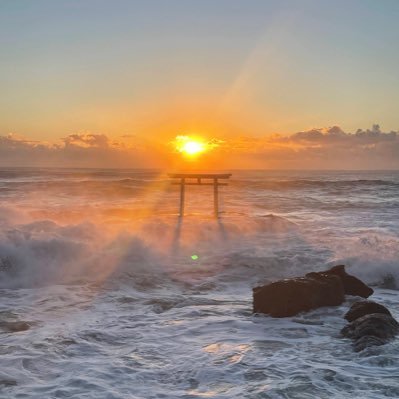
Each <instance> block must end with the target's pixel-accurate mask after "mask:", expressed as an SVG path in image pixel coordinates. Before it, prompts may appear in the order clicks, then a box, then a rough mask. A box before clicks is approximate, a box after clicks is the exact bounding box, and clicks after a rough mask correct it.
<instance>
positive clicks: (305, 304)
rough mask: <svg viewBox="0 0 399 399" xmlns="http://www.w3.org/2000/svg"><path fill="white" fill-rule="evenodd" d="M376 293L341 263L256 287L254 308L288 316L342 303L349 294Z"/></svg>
mask: <svg viewBox="0 0 399 399" xmlns="http://www.w3.org/2000/svg"><path fill="white" fill-rule="evenodd" d="M372 293H373V290H372V289H371V288H370V287H368V286H367V285H366V284H364V283H363V282H362V281H361V280H359V279H357V278H356V277H354V276H351V275H349V274H347V273H346V271H345V266H343V265H339V266H335V267H333V268H331V269H329V270H326V271H323V272H317V273H316V272H313V273H308V274H306V276H305V277H297V278H291V279H285V280H280V281H276V282H274V283H271V284H267V285H264V286H261V287H255V288H254V289H253V312H254V313H265V314H269V315H271V316H273V317H288V316H294V315H296V314H298V313H300V312H303V311H308V310H311V309H316V308H318V307H321V306H337V305H340V304H341V303H343V301H344V296H345V294H348V295H359V296H362V297H364V298H367V297H368V296H369V295H371V294H372Z"/></svg>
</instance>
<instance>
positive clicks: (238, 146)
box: [0, 125, 399, 169]
mask: <svg viewBox="0 0 399 399" xmlns="http://www.w3.org/2000/svg"><path fill="white" fill-rule="evenodd" d="M209 143H213V144H214V146H212V150H211V151H210V153H209V154H207V155H206V156H204V158H203V160H204V162H203V164H199V166H200V167H201V166H203V167H212V168H220V169H221V168H273V169H399V132H395V131H391V132H383V131H381V129H380V127H379V126H378V125H374V126H373V127H372V128H371V129H367V130H362V129H358V130H356V131H355V132H354V133H348V132H345V131H343V130H342V129H341V128H340V127H339V126H332V127H328V128H315V129H310V130H306V131H301V132H297V133H294V134H292V135H289V136H282V135H268V136H264V137H259V136H245V137H233V138H232V137H219V138H211V139H209ZM174 157H176V154H174V153H173V149H171V147H170V145H169V142H165V143H164V144H163V143H159V142H155V141H154V142H152V141H150V140H145V139H143V138H140V137H139V136H137V135H125V136H121V137H119V138H117V139H114V138H112V139H111V138H110V137H108V136H106V135H104V134H92V133H82V134H71V135H69V136H67V137H64V138H62V139H60V140H59V141H58V142H57V143H46V142H40V141H32V140H27V139H24V138H22V137H18V136H14V135H7V136H0V166H3V167H4V166H41V167H47V166H48V167H49V166H64V167H123V168H145V167H147V168H148V167H150V168H168V167H171V165H173V158H174Z"/></svg>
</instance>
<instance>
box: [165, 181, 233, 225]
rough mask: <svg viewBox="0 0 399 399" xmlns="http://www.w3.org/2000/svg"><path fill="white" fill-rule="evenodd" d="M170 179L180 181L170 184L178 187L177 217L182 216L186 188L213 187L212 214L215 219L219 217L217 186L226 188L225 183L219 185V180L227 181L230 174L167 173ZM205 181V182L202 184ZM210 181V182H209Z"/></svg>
mask: <svg viewBox="0 0 399 399" xmlns="http://www.w3.org/2000/svg"><path fill="white" fill-rule="evenodd" d="M168 176H169V177H170V178H172V179H180V181H174V182H172V184H177V185H180V208H179V217H180V218H182V217H183V216H184V199H185V187H186V186H213V213H214V216H215V218H218V217H219V191H218V188H219V186H227V185H228V184H227V183H219V179H228V178H230V176H231V173H169V174H168ZM203 180H205V182H203ZM209 180H211V181H209Z"/></svg>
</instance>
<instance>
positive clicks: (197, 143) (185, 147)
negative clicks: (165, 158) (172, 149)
mask: <svg viewBox="0 0 399 399" xmlns="http://www.w3.org/2000/svg"><path fill="white" fill-rule="evenodd" d="M175 145H176V149H177V150H178V151H179V152H181V153H182V154H184V155H187V156H192V157H193V156H197V155H199V154H201V153H203V152H205V151H206V149H207V144H206V143H205V142H203V141H202V140H201V139H199V138H193V137H190V136H177V137H176V140H175Z"/></svg>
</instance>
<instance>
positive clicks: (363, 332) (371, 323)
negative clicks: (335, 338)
mask: <svg viewBox="0 0 399 399" xmlns="http://www.w3.org/2000/svg"><path fill="white" fill-rule="evenodd" d="M398 332H399V324H398V322H397V321H396V320H395V319H394V318H393V317H392V316H390V315H388V314H385V313H372V314H367V315H365V316H362V317H359V318H358V319H356V320H354V321H352V322H351V323H349V324H348V325H347V326H345V327H344V328H343V329H342V330H341V334H342V335H343V336H344V337H346V338H351V339H353V340H354V348H355V351H357V352H359V351H361V350H363V349H365V348H367V347H369V346H376V345H384V344H386V343H387V342H388V341H390V340H391V339H392V338H394V337H395V336H396V334H398Z"/></svg>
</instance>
